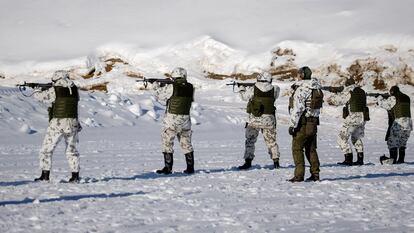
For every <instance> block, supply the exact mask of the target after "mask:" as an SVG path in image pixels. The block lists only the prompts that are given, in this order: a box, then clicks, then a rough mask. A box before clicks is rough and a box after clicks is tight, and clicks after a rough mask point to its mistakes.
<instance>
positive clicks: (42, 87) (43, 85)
mask: <svg viewBox="0 0 414 233" xmlns="http://www.w3.org/2000/svg"><path fill="white" fill-rule="evenodd" d="M16 86H17V87H19V91H20V92H21V93H22V94H23V95H24V96H26V97H30V96H32V95H33V94H34V93H35V92H33V93H32V94H31V95H25V94H24V91H25V90H26V87H30V88H33V89H34V88H40V91H46V90H48V89H49V88H51V87H52V86H53V84H52V83H27V82H26V81H25V82H24V83H23V84H17V85H16Z"/></svg>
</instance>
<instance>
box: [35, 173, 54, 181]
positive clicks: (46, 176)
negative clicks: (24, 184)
mask: <svg viewBox="0 0 414 233" xmlns="http://www.w3.org/2000/svg"><path fill="white" fill-rule="evenodd" d="M49 175H50V171H47V170H42V174H41V175H40V177H39V178H36V179H34V181H43V180H44V181H49Z"/></svg>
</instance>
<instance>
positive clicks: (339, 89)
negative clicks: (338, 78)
mask: <svg viewBox="0 0 414 233" xmlns="http://www.w3.org/2000/svg"><path fill="white" fill-rule="evenodd" d="M322 90H324V91H329V92H332V93H335V94H336V93H339V92H342V91H343V90H344V86H339V87H333V86H323V87H322Z"/></svg>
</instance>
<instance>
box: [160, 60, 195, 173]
mask: <svg viewBox="0 0 414 233" xmlns="http://www.w3.org/2000/svg"><path fill="white" fill-rule="evenodd" d="M171 78H173V80H174V83H173V84H172V85H168V84H167V85H165V86H163V87H160V86H159V84H158V83H157V82H155V83H154V85H153V87H154V91H155V93H154V94H155V97H156V98H157V99H158V100H159V101H161V102H166V110H165V116H164V119H163V123H162V128H161V138H162V152H163V154H164V163H165V166H164V168H162V169H160V170H157V171H156V172H157V173H158V174H166V175H167V174H171V173H172V168H173V153H174V150H173V146H174V138H175V136H177V139H178V142H179V143H180V145H181V149H182V150H183V152H184V154H185V160H186V163H187V169H186V170H184V173H187V174H192V173H194V150H193V146H192V145H191V134H192V131H191V118H190V108H191V103H192V102H193V101H194V88H193V85H192V84H191V83H189V82H187V71H186V70H185V69H184V68H181V67H177V68H175V69H174V70H173V71H172V72H171Z"/></svg>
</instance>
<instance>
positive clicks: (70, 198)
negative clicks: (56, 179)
mask: <svg viewBox="0 0 414 233" xmlns="http://www.w3.org/2000/svg"><path fill="white" fill-rule="evenodd" d="M143 194H145V192H142V191H140V192H134V193H109V194H107V193H98V194H80V195H70V196H61V197H55V198H47V199H40V200H39V202H40V203H48V202H59V201H79V200H82V199H89V198H95V199H108V198H119V197H129V196H135V195H143ZM35 200H36V199H33V198H25V199H23V200H19V201H0V206H5V205H21V204H30V203H33V202H34V201H35Z"/></svg>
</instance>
